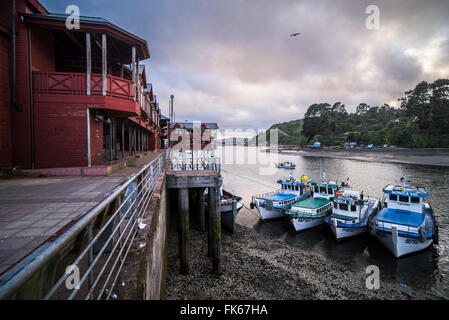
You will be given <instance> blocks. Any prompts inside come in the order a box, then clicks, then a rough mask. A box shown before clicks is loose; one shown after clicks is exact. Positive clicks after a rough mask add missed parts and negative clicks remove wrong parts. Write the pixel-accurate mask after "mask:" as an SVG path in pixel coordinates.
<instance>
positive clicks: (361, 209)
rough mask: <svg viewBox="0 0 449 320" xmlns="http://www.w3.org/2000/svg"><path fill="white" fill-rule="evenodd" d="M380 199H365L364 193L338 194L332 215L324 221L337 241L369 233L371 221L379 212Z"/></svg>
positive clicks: (341, 192)
mask: <svg viewBox="0 0 449 320" xmlns="http://www.w3.org/2000/svg"><path fill="white" fill-rule="evenodd" d="M379 206H380V202H379V200H378V199H374V198H367V199H364V196H363V192H361V193H360V192H359V191H355V190H349V189H345V190H343V191H339V192H337V195H336V198H335V199H334V201H333V210H332V214H331V215H330V216H328V217H326V218H325V219H324V220H325V222H327V223H328V224H329V227H330V228H331V230H332V233H333V234H334V236H335V238H336V239H337V240H341V239H345V238H349V237H353V236H356V235H359V234H362V233H364V232H366V231H368V226H369V221H370V219H371V218H372V217H373V216H374V214H376V213H377V211H378V210H379Z"/></svg>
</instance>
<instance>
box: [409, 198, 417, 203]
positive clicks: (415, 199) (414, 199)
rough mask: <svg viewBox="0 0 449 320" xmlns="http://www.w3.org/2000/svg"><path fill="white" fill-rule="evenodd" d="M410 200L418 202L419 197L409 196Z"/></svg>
mask: <svg viewBox="0 0 449 320" xmlns="http://www.w3.org/2000/svg"><path fill="white" fill-rule="evenodd" d="M410 202H411V203H419V198H418V197H410Z"/></svg>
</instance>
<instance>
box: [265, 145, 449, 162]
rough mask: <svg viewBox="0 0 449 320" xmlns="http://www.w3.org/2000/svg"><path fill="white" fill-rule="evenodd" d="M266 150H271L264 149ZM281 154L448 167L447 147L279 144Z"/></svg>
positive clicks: (448, 150) (448, 154)
mask: <svg viewBox="0 0 449 320" xmlns="http://www.w3.org/2000/svg"><path fill="white" fill-rule="evenodd" d="M265 151H266V152H272V151H271V150H270V149H266V150H265ZM277 152H279V153H281V154H291V155H300V156H304V157H325V158H336V159H347V160H359V161H370V162H389V163H404V164H418V165H429V166H442V167H449V149H407V148H394V149H333V148H331V147H324V148H322V149H302V148H300V147H295V146H279V147H278V151H277Z"/></svg>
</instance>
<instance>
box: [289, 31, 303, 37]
mask: <svg viewBox="0 0 449 320" xmlns="http://www.w3.org/2000/svg"><path fill="white" fill-rule="evenodd" d="M300 34H301V33H300V32H295V33H292V34H291V35H290V37H296V36H299V35H300Z"/></svg>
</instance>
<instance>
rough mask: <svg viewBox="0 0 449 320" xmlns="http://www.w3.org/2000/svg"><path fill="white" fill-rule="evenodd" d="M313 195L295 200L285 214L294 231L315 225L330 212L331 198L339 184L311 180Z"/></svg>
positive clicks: (322, 220) (321, 222)
mask: <svg viewBox="0 0 449 320" xmlns="http://www.w3.org/2000/svg"><path fill="white" fill-rule="evenodd" d="M312 186H313V197H311V198H308V199H305V200H301V201H298V202H296V203H295V204H293V205H292V206H291V208H290V209H289V210H286V212H285V214H286V215H287V217H288V218H289V219H290V221H291V222H292V224H293V227H294V228H295V230H296V231H302V230H306V229H310V228H313V227H317V226H319V225H321V224H323V223H324V218H326V217H327V216H328V215H330V214H331V213H332V200H333V199H334V197H335V196H336V193H337V191H338V190H339V186H338V185H337V183H336V182H334V181H326V182H325V181H324V175H323V179H322V182H318V183H316V182H312Z"/></svg>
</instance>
